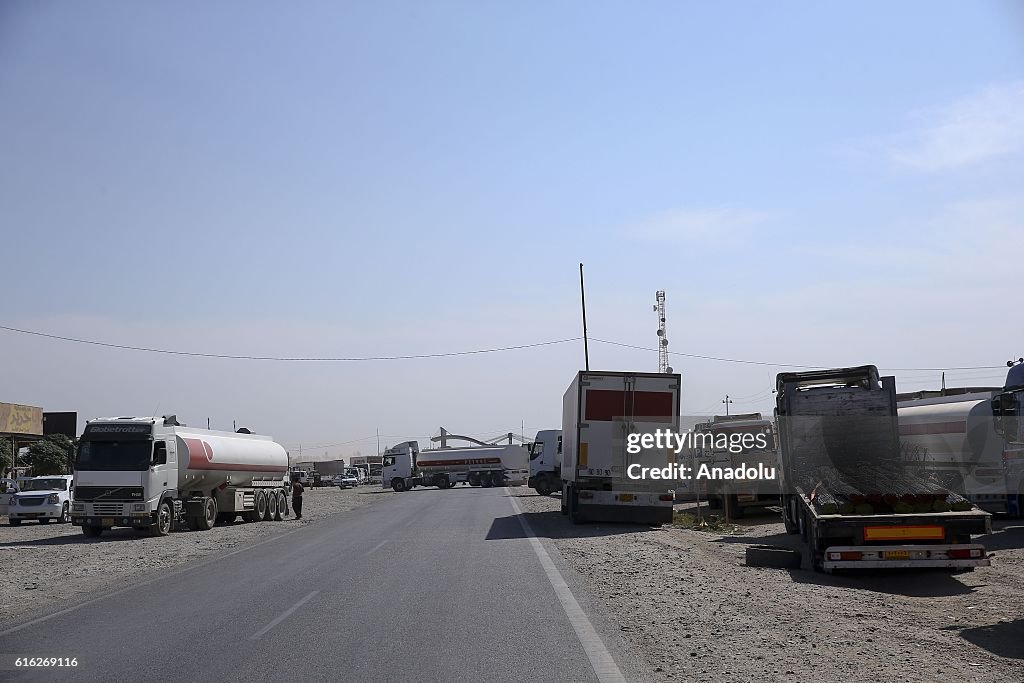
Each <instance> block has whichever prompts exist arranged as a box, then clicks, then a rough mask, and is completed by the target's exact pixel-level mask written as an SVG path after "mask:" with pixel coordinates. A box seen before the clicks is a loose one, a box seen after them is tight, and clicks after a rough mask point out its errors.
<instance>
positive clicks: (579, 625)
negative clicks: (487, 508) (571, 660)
mask: <svg viewBox="0 0 1024 683" xmlns="http://www.w3.org/2000/svg"><path fill="white" fill-rule="evenodd" d="M505 493H507V494H508V496H509V498H508V500H509V502H510V503H512V509H513V510H515V513H516V518H517V519H519V524H520V526H522V527H523V533H525V534H526V538H527V540H528V541H530V545H531V546H532V547H533V552H534V553H536V555H537V559H538V560H540V565H541V567H542V568H543V569H544V573H545V574H546V575H547V577H548V581H549V582H550V583H551V587H552V588H553V589H554V591H555V595H557V596H558V602H559V603H560V604H561V605H562V611H563V612H565V616H566V618H568V619H569V623H570V624H572V628H573V631H575V632H576V638H578V639H579V641H580V645H581V646H582V647H583V651H584V652H586V654H587V659H589V660H590V666H591V667H592V668H593V669H594V674H595V675H596V676H597V680H599V681H601V683H625V680H626V678H625V676H623V675H622V671H621V670H620V669H619V666H618V664H616V663H615V659H614V658H613V657H612V655H611V653H610V652H608V648H606V647H605V645H604V641H602V640H601V636H599V635H598V634H597V630H596V629H595V628H594V625H593V624H592V623H590V619H588V618H587V614H586V612H584V611H583V608H582V607H580V603H579V602H577V601H576V596H574V595H573V594H572V590H570V589H569V584H567V583H566V581H565V577H563V576H562V573H561V572H560V571H558V567H556V566H555V563H554V561H553V560H552V559H551V556H550V555H548V551H547V550H546V549H545V548H544V544H543V543H541V542H540V539H539V538H537V535H536V534H534V533H533V528H531V527H530V523H529V522H528V521H526V517H524V516H523V511H522V509H520V507H519V503H518V502H516V498H515V494H513V493H512V491H511V490H509V488H508V487H507V486H506V487H505Z"/></svg>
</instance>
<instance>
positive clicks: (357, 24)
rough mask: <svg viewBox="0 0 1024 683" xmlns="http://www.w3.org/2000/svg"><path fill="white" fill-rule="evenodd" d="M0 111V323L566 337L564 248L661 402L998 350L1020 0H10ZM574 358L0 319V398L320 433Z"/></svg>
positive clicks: (411, 336)
mask: <svg viewBox="0 0 1024 683" xmlns="http://www.w3.org/2000/svg"><path fill="white" fill-rule="evenodd" d="M0 140H2V143H0V144H2V146H0V154H2V159H3V163H0V244H2V245H3V247H2V249H0V263H2V266H0V272H2V273H3V275H4V278H3V280H4V288H3V291H4V296H3V297H0V326H4V327H11V328H17V329H21V330H29V331H35V332H43V333H47V334H53V335H58V336H64V337H72V338H77V339H84V340H92V341H101V342H106V343H112V344H121V345H128V346H138V347H148V348H157V349H166V350H177V351H185V352H191V353H210V354H223V355H249V356H276V357H307V358H308V357H331V358H337V357H347V358H351V357H366V356H392V355H418V354H435V353H448V352H455V351H469V350H480V349H490V348H498V347H507V346H515V345H528V344H535V343H539V342H548V341H555V340H566V339H575V338H577V337H579V336H580V335H581V320H580V301H579V264H580V263H581V262H582V263H584V264H585V276H586V297H587V322H588V331H589V334H590V335H591V336H592V339H591V343H590V364H591V368H593V369H604V370H620V371H630V370H634V371H656V370H657V353H656V351H654V350H653V349H654V348H655V345H656V342H657V338H656V336H655V332H656V329H657V320H656V317H655V315H654V313H653V310H652V306H653V304H654V295H655V291H656V290H659V289H661V290H665V291H666V297H667V312H668V314H667V318H668V320H667V326H668V335H667V336H668V338H669V340H670V345H669V349H670V352H671V364H672V366H673V368H674V370H675V371H677V372H679V373H681V375H682V378H683V386H682V410H683V413H684V414H686V415H710V414H713V413H716V412H720V411H721V409H722V408H724V406H723V405H722V400H723V398H724V396H725V395H727V394H728V395H729V396H730V397H732V400H733V401H734V403H733V404H731V409H732V410H733V411H734V412H752V411H762V412H765V413H770V412H771V409H772V405H773V397H772V394H771V388H772V382H773V377H774V375H775V374H776V373H777V372H780V371H784V370H786V369H787V368H786V367H784V365H785V364H796V365H809V366H818V367H838V366H848V365H859V364H868V363H870V364H875V365H877V366H879V368H881V369H882V371H883V372H885V373H887V374H895V375H896V377H897V388H898V390H899V391H915V390H919V389H929V388H938V386H939V384H940V381H941V376H942V370H941V369H942V368H964V367H967V368H974V367H981V368H983V369H978V370H952V369H950V370H947V371H946V381H947V385H949V386H958V385H994V386H995V385H1001V384H1002V380H1003V378H1004V376H1005V368H1002V367H1001V366H1003V365H1004V364H1005V362H1006V360H1007V359H1009V358H1016V357H1018V356H1022V355H1024V340H1022V334H1021V332H1022V325H1024V323H1022V320H1021V318H1020V316H1019V315H1017V314H1015V313H1014V311H1015V309H1016V305H1015V304H1013V301H1014V300H1016V295H1015V284H1016V283H1017V282H1018V280H1019V259H1016V258H1015V257H1013V255H1012V254H1013V249H1014V247H1015V246H1017V245H1019V244H1020V241H1021V236H1022V235H1024V196H1022V195H1021V192H1020V188H1021V187H1022V186H1024V8H1022V7H1021V5H1020V4H1019V3H1015V2H1009V1H1007V2H972V3H962V2H934V1H929V2H902V3H885V2H867V3H846V4H842V5H841V4H839V3H820V4H808V3H795V2H792V3H791V2H778V3H754V2H730V3H698V2H653V1H652V2H646V3H626V2H571V1H568V0H566V1H562V2H556V3H550V2H548V3H544V2H533V1H526V2H515V3H513V2H508V3H479V2H432V3H413V2H387V1H380V0H375V1H373V2H345V3H335V2H303V3H299V4H295V3H252V2H213V3H190V4H187V5H182V4H181V3H174V2H152V3H124V2H93V3H88V4H82V3H58V2H28V1H22V0H13V1H10V2H5V3H3V4H2V5H0ZM596 339H600V340H605V342H606V341H614V342H619V343H621V344H628V345H633V346H639V347H643V348H641V349H633V348H627V347H624V346H616V345H612V344H608V343H605V342H598V341H595V340H596ZM684 354H690V356H687V355H684ZM692 356H714V357H718V358H729V359H734V360H748V361H758V362H760V363H768V364H776V365H761V364H750V363H736V362H724V361H715V360H708V359H704V358H696V357H692ZM583 363H584V358H583V346H582V342H579V341H567V342H562V343H558V344H550V345H546V346H538V347H533V348H525V349H518V350H509V351H503V352H493V353H483V354H473V355H463V356H453V357H442V358H421V359H406V360H389V361H384V360H380V361H364V362H274V361H257V360H231V359H223V358H221V359H215V358H202V357H194V356H179V355H167V354H155V353H147V352H143V351H132V350H125V349H112V348H108V347H100V346H95V345H86V344H78V343H73V342H67V341H60V340H54V339H47V338H42V337H38V336H31V335H26V334H21V333H15V332H11V331H5V330H0V401H6V402H13V403H24V404H29V405H37V406H42V407H43V408H44V409H46V410H75V411H78V413H79V418H80V423H84V420H86V419H91V418H95V417H100V416H111V415H154V414H156V415H162V414H168V413H176V414H177V415H178V416H179V419H182V420H183V421H185V422H187V423H189V424H194V425H199V424H204V423H205V422H206V421H207V419H209V420H210V423H211V425H212V426H214V427H215V428H228V427H230V426H231V425H232V424H237V425H238V426H243V425H244V426H247V427H250V428H251V429H253V431H255V432H259V433H265V434H271V435H272V436H274V437H275V438H276V439H277V440H278V441H280V442H281V443H283V444H285V445H286V446H287V447H288V448H289V450H290V451H292V452H293V453H297V452H298V449H299V447H300V445H301V446H302V449H303V454H304V455H309V456H311V457H338V456H348V455H351V454H354V453H355V452H357V451H358V452H360V453H362V454H368V453H373V452H375V450H376V448H377V444H376V434H377V432H378V430H379V432H380V433H381V434H382V435H383V437H382V444H381V445H387V444H390V443H394V442H397V441H400V440H405V439H407V438H418V439H420V440H421V442H425V440H426V439H427V438H429V436H430V435H433V434H437V433H438V428H439V427H441V426H443V427H445V428H447V429H448V430H449V431H453V432H456V433H462V434H471V435H476V436H485V437H490V436H495V435H497V434H500V433H503V432H508V431H514V432H517V433H518V432H520V431H525V432H526V433H527V435H528V436H529V435H531V434H532V433H534V432H536V431H537V430H539V429H546V428H553V427H558V426H559V422H560V419H561V418H560V415H561V397H562V394H563V393H564V391H565V389H566V387H567V386H568V385H569V382H570V381H571V379H572V377H573V376H574V374H575V373H576V372H577V371H578V370H580V369H582V367H583ZM777 364H783V365H777Z"/></svg>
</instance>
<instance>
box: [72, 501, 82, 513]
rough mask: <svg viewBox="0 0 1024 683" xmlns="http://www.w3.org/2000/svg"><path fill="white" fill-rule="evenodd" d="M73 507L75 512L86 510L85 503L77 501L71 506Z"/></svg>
mask: <svg viewBox="0 0 1024 683" xmlns="http://www.w3.org/2000/svg"><path fill="white" fill-rule="evenodd" d="M71 509H72V510H74V511H75V512H85V503H75V504H74V505H72V506H71Z"/></svg>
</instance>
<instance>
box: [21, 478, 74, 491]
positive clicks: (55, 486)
mask: <svg viewBox="0 0 1024 683" xmlns="http://www.w3.org/2000/svg"><path fill="white" fill-rule="evenodd" d="M23 490H25V491H67V490H68V480H67V479H31V480H29V481H26V482H25V488H24V489H23Z"/></svg>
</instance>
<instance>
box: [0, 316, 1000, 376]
mask: <svg viewBox="0 0 1024 683" xmlns="http://www.w3.org/2000/svg"><path fill="white" fill-rule="evenodd" d="M0 330H3V331H7V332H14V333H17V334H24V335H31V336H34V337H43V338H45V339H55V340H58V341H65V342H72V343H75V344H88V345H90V346H101V347H104V348H110V349H121V350H126V351H143V352H147V353H162V354H167V355H172V356H188V357H193V358H219V359H226V360H260V361H279V362H309V363H316V362H319V363H355V362H365V361H385V360H413V359H422V358H448V357H453V356H471V355H478V354H484V353H498V352H502V351H517V350H520V349H532V348H537V347H541V346H553V345H556V344H567V343H570V342H576V341H580V340H581V339H582V337H569V338H566V339H553V340H551V341H542V342H535V343H532V344H516V345H513V346H499V347H493V348H486V349H472V350H469V351H447V352H443V353H417V354H407V355H396V356H352V357H336V358H332V357H293V356H247V355H235V354H226V353H203V352H198V351H176V350H172V349H157V348H150V347H146V346H132V345H129V344H115V343H113V342H103V341H97V340H94V339H80V338H77V337H66V336H62V335H58V334H49V333H46V332H37V331H35V330H25V329H21V328H17V327H9V326H7V325H0ZM590 339H591V340H593V341H595V342H598V343H600V344H610V345H612V346H621V347H623V348H627V349H637V350H639V351H658V349H654V348H650V347H646V346H637V345H635V344H626V343H623V342H617V341H611V340H608V339H597V338H595V337H590ZM673 353H675V355H677V356H683V357H685V358H696V359H699V360H711V361H717V362H721V363H741V364H744V365H764V366H769V367H777V368H801V369H807V370H818V369H825V368H828V367H831V366H828V365H800V364H797V363H772V362H768V361H761V360H746V359H742V358H725V357H722V356H707V355H702V354H697V353H682V352H678V351H676V352H673ZM1003 367H1004V366H1003V365H971V366H963V367H945V368H888V367H886V368H881V369H883V370H887V371H891V372H941V371H943V370H949V371H954V370H997V369H1002V368H1003Z"/></svg>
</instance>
